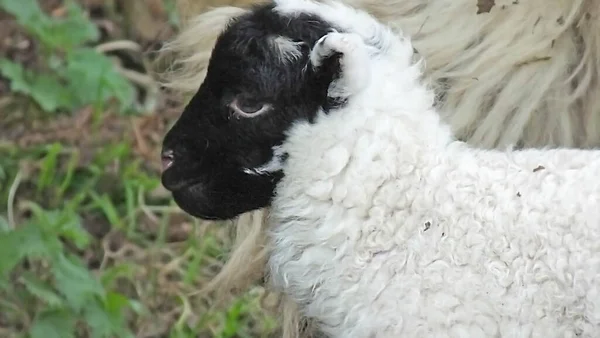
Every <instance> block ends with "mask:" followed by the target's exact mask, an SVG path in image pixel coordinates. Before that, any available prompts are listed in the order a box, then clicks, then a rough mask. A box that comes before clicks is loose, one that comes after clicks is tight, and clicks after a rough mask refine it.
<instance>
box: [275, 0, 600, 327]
mask: <svg viewBox="0 0 600 338" xmlns="http://www.w3.org/2000/svg"><path fill="white" fill-rule="evenodd" d="M278 3H279V4H281V7H285V8H286V10H287V12H288V13H293V12H295V11H304V12H306V11H309V12H315V13H321V14H322V15H323V16H324V17H325V18H328V19H330V20H332V21H333V22H334V23H336V24H340V25H342V24H344V23H347V22H354V24H353V27H355V28H354V31H353V32H354V33H357V34H359V35H361V37H362V38H363V39H364V40H365V41H367V43H369V44H372V45H376V46H379V47H380V50H381V53H372V54H370V56H369V58H365V62H364V64H363V65H362V67H368V68H365V69H363V70H361V68H360V67H359V66H356V67H351V66H349V65H355V64H356V62H346V63H344V65H346V67H347V69H346V70H345V71H344V76H343V77H342V80H340V81H347V84H348V85H350V86H351V85H353V84H352V83H349V82H351V81H348V80H347V79H349V78H350V79H355V80H357V81H358V80H360V79H362V80H363V82H362V84H361V85H360V86H359V85H356V84H354V85H356V86H355V87H353V88H354V89H352V90H350V94H352V95H351V96H350V99H349V101H348V104H347V105H346V106H344V107H343V108H341V109H339V110H333V111H330V112H329V114H328V115H325V114H321V115H320V116H319V118H318V119H317V121H316V123H314V124H310V123H308V122H301V123H297V124H296V125H295V126H294V127H293V128H292V130H291V131H290V132H289V135H288V137H287V139H286V142H285V143H284V144H283V145H282V148H281V149H282V150H283V151H285V152H286V153H287V154H288V155H289V156H288V159H287V162H286V164H285V167H284V168H285V169H284V171H285V177H284V178H283V180H282V181H281V182H280V183H279V185H278V188H277V193H276V197H275V199H274V201H273V205H272V208H271V218H270V223H271V224H270V227H269V229H270V231H269V234H270V236H271V238H270V244H271V251H270V253H269V267H270V272H271V274H272V279H273V282H274V286H275V287H278V288H280V289H281V290H282V291H283V292H285V293H286V294H287V295H289V296H290V297H291V298H292V299H293V300H294V301H295V302H296V303H297V304H298V305H299V306H300V311H301V312H302V313H303V314H304V315H305V316H307V317H308V318H311V319H314V320H315V322H316V324H317V325H318V327H319V329H320V330H322V331H323V332H324V333H325V334H327V335H329V336H331V337H345V338H346V337H347V338H351V337H499V336H501V337H540V338H542V337H598V334H599V332H600V208H599V207H598V206H599V203H600V180H599V179H598V177H599V174H600V150H580V149H567V148H558V149H527V150H522V151H514V150H485V149H475V148H473V147H471V146H469V145H468V144H467V143H463V142H459V141H456V140H455V139H454V138H453V137H452V133H451V129H450V128H449V126H448V125H447V124H446V123H445V122H443V121H442V119H441V118H440V117H439V112H438V111H437V110H436V109H434V108H433V101H434V100H433V93H432V92H431V91H430V90H429V88H428V87H426V86H425V85H423V84H422V83H421V81H422V79H421V76H422V64H420V63H417V64H413V63H412V62H411V56H412V52H413V48H412V45H411V43H410V41H409V40H408V39H406V38H403V37H400V36H397V35H394V34H392V33H391V32H390V31H389V30H387V29H385V28H384V27H382V26H379V25H378V24H377V23H376V22H375V21H373V20H371V19H370V18H369V17H367V16H364V15H362V14H359V13H356V12H353V11H352V10H350V9H347V8H343V7H339V6H336V7H335V8H334V10H332V9H331V8H330V7H327V6H325V5H318V6H317V5H314V4H312V3H308V2H306V1H303V0H281V1H280V2H278ZM381 41H385V42H386V43H381ZM348 74H350V75H351V76H350V77H348V76H347V75H348ZM344 79H345V80H344ZM338 85H339V84H338ZM457 114H458V112H457Z"/></svg>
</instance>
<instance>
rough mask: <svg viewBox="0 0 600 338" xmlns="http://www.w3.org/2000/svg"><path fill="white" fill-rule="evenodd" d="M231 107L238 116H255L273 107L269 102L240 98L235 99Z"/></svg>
mask: <svg viewBox="0 0 600 338" xmlns="http://www.w3.org/2000/svg"><path fill="white" fill-rule="evenodd" d="M229 107H230V108H231V110H232V112H233V114H234V115H236V116H237V117H240V116H241V117H255V116H258V115H260V114H263V113H265V112H266V111H268V110H269V109H271V105H270V104H268V103H262V102H255V101H251V100H239V99H235V100H233V102H231V104H230V105H229Z"/></svg>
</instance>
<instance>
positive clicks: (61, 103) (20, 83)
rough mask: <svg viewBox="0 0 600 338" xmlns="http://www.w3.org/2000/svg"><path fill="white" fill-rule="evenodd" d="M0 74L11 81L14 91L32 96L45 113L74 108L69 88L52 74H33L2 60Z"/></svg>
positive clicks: (0, 61)
mask: <svg viewBox="0 0 600 338" xmlns="http://www.w3.org/2000/svg"><path fill="white" fill-rule="evenodd" d="M0 73H2V74H3V75H4V76H5V77H6V78H7V79H9V80H10V88H11V89H12V91H14V92H19V93H22V94H25V95H28V96H31V97H32V98H33V99H34V101H35V102H36V103H37V104H39V105H40V107H41V108H42V109H43V110H44V111H47V112H53V111H56V110H57V109H58V108H71V107H72V104H71V100H70V99H69V92H68V91H67V88H65V86H64V85H63V84H61V83H60V81H59V79H58V78H56V77H55V76H53V75H52V74H45V73H39V74H36V73H32V72H30V71H28V70H25V69H24V68H23V66H21V65H20V64H18V63H15V62H12V61H9V60H6V59H0Z"/></svg>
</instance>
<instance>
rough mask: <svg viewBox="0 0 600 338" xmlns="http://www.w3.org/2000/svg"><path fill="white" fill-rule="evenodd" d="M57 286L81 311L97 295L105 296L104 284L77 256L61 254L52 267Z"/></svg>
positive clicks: (73, 306) (70, 302)
mask: <svg viewBox="0 0 600 338" xmlns="http://www.w3.org/2000/svg"><path fill="white" fill-rule="evenodd" d="M52 272H53V274H54V278H55V280H56V288H57V289H58V290H59V291H60V293H61V294H62V295H63V296H64V297H65V298H66V299H67V302H68V303H69V304H70V306H71V307H72V308H73V309H74V310H76V311H79V310H81V309H83V308H84V307H85V306H86V304H87V303H89V302H90V300H92V299H93V298H94V297H95V296H99V297H104V289H103V288H102V285H100V283H99V282H98V281H97V280H96V279H95V278H94V277H93V276H92V275H91V274H90V272H89V271H88V270H87V268H86V267H85V266H84V265H83V263H82V262H81V261H80V260H79V259H78V258H76V257H75V256H72V255H69V256H68V257H66V256H64V255H60V256H59V257H58V259H57V260H56V262H55V265H54V266H53V267H52Z"/></svg>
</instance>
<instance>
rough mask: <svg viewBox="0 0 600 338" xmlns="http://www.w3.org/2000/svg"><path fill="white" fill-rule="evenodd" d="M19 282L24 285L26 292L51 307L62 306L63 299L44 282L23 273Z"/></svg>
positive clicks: (30, 274)
mask: <svg viewBox="0 0 600 338" xmlns="http://www.w3.org/2000/svg"><path fill="white" fill-rule="evenodd" d="M19 281H20V282H21V283H23V284H24V285H25V287H26V288H27V291H29V292H31V293H32V294H33V295H34V296H36V297H38V298H39V299H41V300H42V301H44V302H45V303H46V304H48V305H49V306H51V307H60V306H62V305H63V303H64V301H63V299H62V298H61V297H60V296H59V295H58V294H56V292H54V290H53V289H52V288H51V287H50V286H49V285H48V284H47V283H46V282H44V281H41V280H40V279H39V278H37V277H36V276H35V275H33V274H32V273H30V272H25V273H23V274H22V275H21V276H20V277H19Z"/></svg>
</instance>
